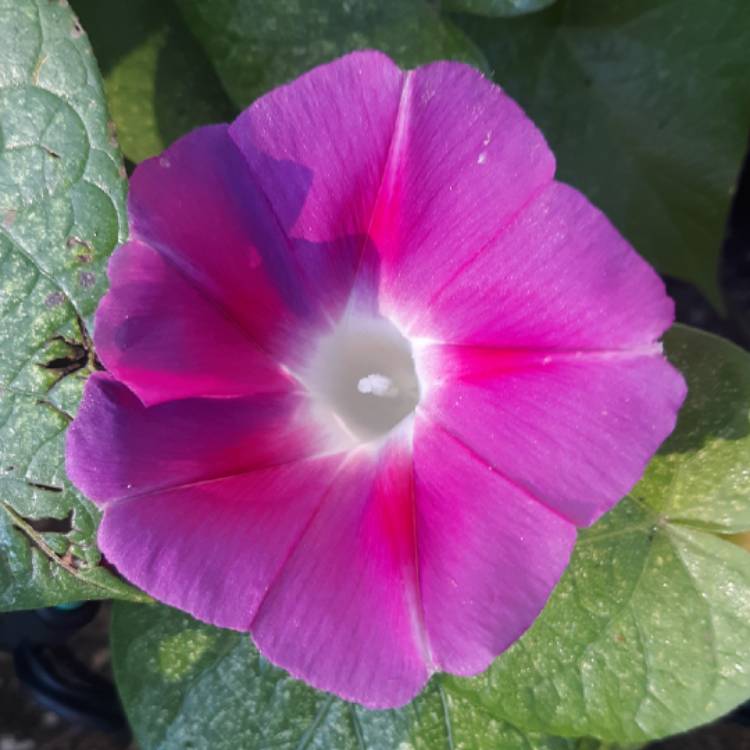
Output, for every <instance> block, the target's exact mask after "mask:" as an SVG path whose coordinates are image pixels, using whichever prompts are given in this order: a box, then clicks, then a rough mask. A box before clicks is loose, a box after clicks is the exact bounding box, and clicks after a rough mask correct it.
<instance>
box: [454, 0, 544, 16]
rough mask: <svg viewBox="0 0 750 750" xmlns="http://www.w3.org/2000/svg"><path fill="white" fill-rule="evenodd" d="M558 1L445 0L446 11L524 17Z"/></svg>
mask: <svg viewBox="0 0 750 750" xmlns="http://www.w3.org/2000/svg"><path fill="white" fill-rule="evenodd" d="M555 1H556V0H445V2H444V3H443V7H444V8H445V9H446V10H463V11H466V12H467V13H477V14H478V15H482V16H522V15H525V14H526V13H536V11H538V10H543V9H544V8H548V7H549V6H550V5H552V3H554V2H555Z"/></svg>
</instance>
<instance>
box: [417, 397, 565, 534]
mask: <svg viewBox="0 0 750 750" xmlns="http://www.w3.org/2000/svg"><path fill="white" fill-rule="evenodd" d="M417 408H419V407H417ZM421 413H422V416H423V417H424V419H426V420H427V421H428V422H429V423H430V424H431V425H433V427H435V428H436V429H438V430H440V431H441V432H443V433H444V434H445V435H447V436H448V437H449V438H450V439H452V440H453V442H455V443H458V445H460V446H461V447H462V448H463V449H464V450H466V451H467V452H468V453H469V454H470V455H472V456H473V457H474V459H475V460H476V461H478V462H479V463H480V464H482V465H483V466H485V467H489V468H490V469H492V471H493V472H494V473H495V474H497V476H499V477H500V478H501V479H503V480H504V481H505V482H507V483H508V484H509V485H511V486H512V487H513V488H514V489H516V490H518V491H519V492H520V493H522V494H523V495H524V497H527V498H528V499H529V500H533V501H534V502H535V503H536V504H537V505H540V506H541V507H542V508H544V509H545V510H546V511H548V512H549V513H552V514H553V515H555V516H557V517H558V518H560V519H561V520H562V521H565V523H567V524H569V525H571V526H573V527H574V528H578V527H577V525H576V523H575V521H573V520H571V519H570V518H568V517H567V516H565V515H564V514H563V513H561V512H560V511H559V510H556V509H555V508H552V507H551V506H549V505H547V503H546V502H544V500H542V499H541V498H540V497H537V496H536V495H535V494H533V493H532V492H530V491H529V490H528V489H526V487H524V486H523V485H522V484H519V483H518V482H517V481H516V480H515V479H511V477H509V476H508V475H507V474H506V473H505V472H503V471H501V470H500V469H498V468H497V466H495V465H494V464H492V463H491V462H490V461H488V460H487V459H486V458H484V456H482V455H481V454H480V453H479V452H478V451H477V450H476V449H475V448H472V446H470V445H469V444H468V443H467V442H465V441H464V440H462V439H461V438H460V437H459V436H458V435H456V433H455V432H453V430H451V429H450V428H448V427H446V426H445V425H444V424H443V423H442V422H440V421H439V420H438V419H436V418H435V417H434V415H432V414H430V413H428V412H427V411H424V410H421Z"/></svg>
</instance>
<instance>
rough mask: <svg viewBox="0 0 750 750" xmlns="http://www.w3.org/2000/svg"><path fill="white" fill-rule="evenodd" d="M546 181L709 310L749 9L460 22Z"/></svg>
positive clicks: (636, 10) (658, 2)
mask: <svg viewBox="0 0 750 750" xmlns="http://www.w3.org/2000/svg"><path fill="white" fill-rule="evenodd" d="M459 21H460V25H461V26H462V28H464V30H465V31H467V33H468V34H469V35H470V36H471V37H472V39H473V40H474V41H475V42H476V43H477V44H478V45H479V46H480V47H481V48H482V50H483V51H484V53H485V54H486V55H487V58H488V59H489V61H490V64H491V67H492V69H493V71H494V77H495V80H496V81H497V82H498V83H499V84H500V85H501V86H503V87H504V88H505V89H506V90H507V91H508V92H509V93H510V94H511V95H512V96H514V97H515V98H516V99H517V100H518V101H519V103H520V104H521V105H522V106H523V107H524V108H525V109H526V110H527V112H528V113H529V115H530V116H531V117H532V118H533V119H534V120H535V122H536V123H537V124H538V125H539V126H540V127H541V129H542V131H543V132H544V133H545V135H546V136H547V138H548V139H549V141H550V144H551V146H552V148H553V150H554V151H555V153H556V155H557V157H558V163H559V176H560V177H561V179H563V180H565V181H567V182H570V183H571V184H573V185H575V186H576V187H578V188H579V189H581V190H583V192H584V193H586V195H587V196H588V197H589V198H590V199H591V200H592V201H593V202H594V203H596V204H597V205H599V206H600V207H601V208H602V209H603V210H604V211H605V213H606V214H607V215H608V216H609V217H610V218H611V219H612V220H613V221H614V223H615V224H616V225H617V226H618V227H619V228H620V230H621V231H622V232H623V233H624V234H625V235H626V236H627V237H628V239H629V240H630V241H631V242H633V244H634V245H635V247H636V248H637V249H638V250H639V251H640V252H641V253H642V254H643V255H644V256H645V257H646V258H647V259H648V260H649V261H650V262H651V263H653V264H654V265H655V266H656V267H657V268H658V270H659V271H661V272H663V273H666V274H671V275H672V276H676V277H679V278H681V279H685V280H687V281H691V282H693V283H694V284H696V285H697V286H698V287H699V288H700V289H701V290H702V291H703V292H704V293H705V294H707V295H708V296H709V297H710V298H711V300H712V301H713V302H714V303H715V304H720V297H719V291H718V283H717V275H718V274H717V261H718V255H719V250H720V247H721V243H722V239H723V236H724V226H725V222H726V218H727V213H728V209H729V203H730V198H731V194H732V190H733V189H734V187H735V182H736V179H737V175H738V173H739V168H740V162H741V160H742V156H743V154H744V152H745V149H746V148H747V137H748V129H749V128H750V96H749V95H748V91H749V89H748V80H750V54H748V49H750V3H747V2H745V0H726V2H721V3H707V2H705V0H682V1H681V2H672V1H671V0H616V1H613V2H602V0H559V1H558V2H557V3H555V4H554V5H553V6H552V7H550V8H549V9H547V10H546V11H543V12H541V13H535V14H532V15H529V16H526V17H523V18H516V19H486V18H484V19H479V18H476V17H473V16H463V17H461V18H460V19H459Z"/></svg>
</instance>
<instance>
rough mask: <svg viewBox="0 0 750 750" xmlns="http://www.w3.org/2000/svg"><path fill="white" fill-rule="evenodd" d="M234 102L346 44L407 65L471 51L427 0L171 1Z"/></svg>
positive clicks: (474, 58) (479, 61)
mask: <svg viewBox="0 0 750 750" xmlns="http://www.w3.org/2000/svg"><path fill="white" fill-rule="evenodd" d="M176 2H177V5H178V6H179V7H180V8H181V9H182V11H183V15H184V17H185V19H186V21H187V23H188V26H190V28H191V29H192V30H193V32H194V33H195V35H196V37H197V38H198V39H199V40H200V41H201V42H202V43H203V46H204V48H205V49H206V51H207V52H208V54H209V57H211V59H212V60H213V62H214V65H215V66H216V70H217V72H218V73H219V76H220V77H221V79H222V81H223V82H224V85H225V86H226V89H227V91H228V92H229V95H230V96H231V97H232V99H233V100H234V102H235V103H236V104H237V106H239V107H245V106H247V105H248V104H249V103H250V102H251V101H252V100H253V99H255V98H257V97H258V96H259V95H260V94H263V93H264V92H266V91H268V90H269V89H271V88H273V87H274V86H277V85H278V84H280V83H284V82H285V81H288V80H290V79H291V78H294V77H296V76H298V75H300V74H301V73H304V72H305V71H307V70H309V69H310V68H312V67H314V66H315V65H318V64H320V63H322V62H326V61H328V60H331V59H333V58H335V57H338V56H339V55H343V54H344V53H346V52H350V51H351V50H354V49H362V48H368V47H369V48H375V49H380V50H382V51H383V52H387V53H388V54H389V55H391V56H392V57H393V58H394V59H395V60H396V61H397V62H399V63H400V64H402V65H405V66H414V65H418V64H420V63H424V62H428V61H430V60H435V59H443V58H448V59H460V60H465V61H467V62H471V63H474V64H476V65H478V66H480V67H485V66H486V62H485V60H484V58H483V57H482V54H481V53H480V52H479V51H478V50H477V48H476V47H475V46H474V45H473V44H472V43H471V42H470V41H469V40H468V39H467V38H466V37H465V36H464V34H463V33H462V32H460V31H459V30H458V29H457V28H456V27H455V26H453V25H452V24H451V23H450V22H449V21H447V20H445V19H441V18H440V17H439V15H438V13H437V11H436V10H435V9H434V8H433V7H432V6H431V5H430V4H429V3H428V2H427V0H345V2H330V0H305V1H304V2H302V1H301V0H212V2H211V3H206V2H203V0H176Z"/></svg>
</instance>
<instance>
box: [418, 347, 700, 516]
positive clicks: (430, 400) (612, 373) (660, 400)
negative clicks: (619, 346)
mask: <svg viewBox="0 0 750 750" xmlns="http://www.w3.org/2000/svg"><path fill="white" fill-rule="evenodd" d="M421 359H422V364H421V366H422V368H423V370H424V372H426V373H429V375H428V377H429V378H430V383H431V385H430V391H429V392H428V393H426V394H425V396H424V397H423V399H422V401H421V402H420V405H419V407H418V411H419V412H422V413H423V414H424V415H425V416H426V417H427V418H428V419H430V420H432V421H434V422H435V423H436V424H438V425H439V426H441V427H442V428H444V429H445V430H446V431H447V432H449V433H450V434H451V435H453V436H454V437H455V438H456V440H458V441H459V442H461V443H463V444H464V445H465V446H466V448H467V449H468V450H470V451H472V452H473V453H475V454H476V455H477V457H478V458H479V459H480V460H482V461H484V462H485V463H486V464H487V465H488V466H489V467H491V468H492V470H494V471H497V472H498V473H499V474H501V475H502V476H504V477H505V478H506V479H508V480H509V481H511V482H513V483H514V484H516V485H518V486H519V487H520V488H522V489H523V490H524V491H526V492H528V493H529V494H531V495H533V496H534V497H536V498H538V499H539V500H540V501H541V502H543V503H544V504H546V505H547V506H548V507H550V508H553V509H554V510H556V511H557V512H558V513H559V514H560V515H562V516H563V517H565V518H567V519H569V520H571V521H573V522H574V523H575V524H576V525H578V526H586V525H589V524H591V523H593V522H594V521H595V520H596V519H597V518H598V517H599V516H600V515H601V514H602V513H604V512H605V511H606V510H608V509H609V508H611V507H612V506H613V505H614V504H615V503H616V502H617V501H618V500H619V499H620V498H621V497H623V496H624V495H625V494H626V493H627V492H628V491H629V490H630V489H631V488H632V486H633V485H634V484H635V483H636V482H637V481H638V480H639V479H640V478H641V476H642V474H643V471H644V469H645V468H646V464H647V463H648V461H649V459H650V458H651V456H652V455H653V454H654V452H655V451H656V449H657V448H658V447H659V445H660V444H661V443H662V442H663V440H664V439H665V438H666V437H667V435H669V433H670V432H671V431H672V430H673V429H674V425H675V421H676V418H677V412H678V410H679V408H680V406H681V405H682V401H683V399H684V397H685V393H686V387H685V382H684V380H683V379H682V376H681V375H680V374H679V373H678V372H677V370H675V369H674V368H673V367H672V366H671V365H670V364H669V363H668V362H667V361H666V360H665V359H664V358H663V357H662V356H661V355H660V354H659V347H658V345H653V346H652V347H651V350H650V351H645V350H644V351H642V352H640V353H639V352H618V351H613V352H581V353H555V352H552V353H548V354H545V353H537V352H527V353H524V352H518V351H512V352H503V351H499V350H493V349H481V348H480V349H474V348H471V347H461V346H456V347H450V346H434V347H428V348H427V349H425V350H424V351H423V352H422V357H421Z"/></svg>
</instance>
